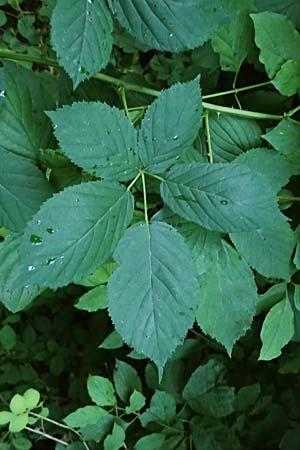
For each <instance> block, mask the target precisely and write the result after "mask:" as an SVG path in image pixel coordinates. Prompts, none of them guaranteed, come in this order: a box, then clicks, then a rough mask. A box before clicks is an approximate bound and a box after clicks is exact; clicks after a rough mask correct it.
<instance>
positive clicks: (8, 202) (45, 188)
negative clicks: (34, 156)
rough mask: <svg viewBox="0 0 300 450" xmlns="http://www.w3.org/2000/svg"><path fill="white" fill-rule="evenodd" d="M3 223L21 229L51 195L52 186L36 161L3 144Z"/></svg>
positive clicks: (0, 170) (0, 205) (0, 187)
mask: <svg viewBox="0 0 300 450" xmlns="http://www.w3.org/2000/svg"><path fill="white" fill-rule="evenodd" d="M0 159H1V165H0V224H1V225H2V226H5V227H7V228H8V229H10V230H11V231H17V232H18V231H21V230H23V228H24V227H25V225H26V222H27V221H28V220H30V219H31V218H32V216H33V215H34V214H35V213H36V212H37V211H38V209H39V207H40V206H41V204H42V203H43V202H44V201H45V200H46V199H47V198H48V197H50V196H51V195H52V193H53V188H52V186H51V185H50V184H49V183H48V182H47V180H46V178H45V176H44V174H43V173H42V172H41V171H40V170H39V169H38V168H37V167H36V165H35V164H34V162H33V161H31V160H30V159H27V158H23V157H21V156H17V155H15V154H14V153H9V152H8V151H6V150H4V149H3V148H1V147H0Z"/></svg>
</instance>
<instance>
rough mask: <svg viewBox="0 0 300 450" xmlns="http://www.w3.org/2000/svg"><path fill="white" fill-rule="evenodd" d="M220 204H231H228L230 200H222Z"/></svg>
mask: <svg viewBox="0 0 300 450" xmlns="http://www.w3.org/2000/svg"><path fill="white" fill-rule="evenodd" d="M220 203H221V205H228V203H229V202H228V200H221V202H220Z"/></svg>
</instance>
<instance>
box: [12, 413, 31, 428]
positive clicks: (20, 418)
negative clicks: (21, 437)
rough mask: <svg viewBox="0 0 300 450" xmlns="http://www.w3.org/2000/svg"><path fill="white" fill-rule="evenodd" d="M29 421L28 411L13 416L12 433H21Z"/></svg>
mask: <svg viewBox="0 0 300 450" xmlns="http://www.w3.org/2000/svg"><path fill="white" fill-rule="evenodd" d="M27 423H28V413H23V414H19V415H17V416H13V417H12V418H11V421H10V424H9V431H10V432H11V433H19V432H20V431H22V430H24V428H25V427H26V426H27Z"/></svg>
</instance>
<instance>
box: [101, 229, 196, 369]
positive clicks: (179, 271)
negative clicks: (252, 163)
mask: <svg viewBox="0 0 300 450" xmlns="http://www.w3.org/2000/svg"><path fill="white" fill-rule="evenodd" d="M114 258H115V259H116V260H117V261H118V262H119V263H120V268H119V269H117V271H116V272H114V273H113V275H112V276H111V278H110V280H109V283H108V296H109V310H110V314H111V317H112V320H113V322H114V324H115V327H116V330H117V331H118V333H119V334H120V335H121V336H122V337H123V338H124V340H125V342H126V343H127V344H128V345H130V346H132V347H133V348H134V349H135V350H136V351H137V352H139V353H143V354H145V355H146V356H148V357H149V358H151V359H152V360H153V361H154V362H155V363H156V365H157V366H158V368H159V372H160V376H161V375H162V369H163V367H164V365H165V363H166V361H167V359H168V358H169V356H170V355H171V354H172V352H173V351H174V350H175V348H176V347H177V346H178V345H179V344H180V343H181V342H182V340H183V338H184V336H185V334H186V332H187V330H188V328H189V327H190V326H191V325H192V323H193V320H194V317H195V312H196V308H197V305H198V303H199V288H198V283H197V280H196V277H195V269H194V266H193V263H192V261H191V257H190V254H189V252H188V249H187V247H186V245H185V243H184V240H183V238H182V237H181V236H180V235H179V234H178V233H177V231H176V230H175V229H174V228H172V227H171V226H169V225H167V224H165V223H159V222H155V223H152V224H151V225H147V224H137V225H135V226H134V227H132V228H130V229H129V230H128V231H127V232H126V234H125V236H124V237H123V239H122V240H121V241H120V243H119V245H118V247H117V249H116V252H115V254H114ZM137 273H139V276H138V277H137V276H136V274H137ZM166 317H168V320H167V321H166Z"/></svg>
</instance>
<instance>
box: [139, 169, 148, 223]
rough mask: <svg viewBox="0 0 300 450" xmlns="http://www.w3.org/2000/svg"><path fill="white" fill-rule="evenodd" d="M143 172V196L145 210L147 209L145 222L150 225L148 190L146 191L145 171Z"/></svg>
mask: <svg viewBox="0 0 300 450" xmlns="http://www.w3.org/2000/svg"><path fill="white" fill-rule="evenodd" d="M141 174H142V183H143V197H144V211H145V222H146V224H147V225H148V223H149V219H148V205H147V191H146V180H145V174H144V172H141Z"/></svg>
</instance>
